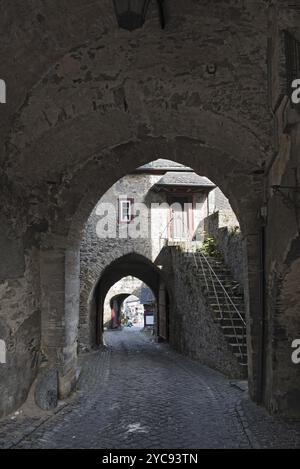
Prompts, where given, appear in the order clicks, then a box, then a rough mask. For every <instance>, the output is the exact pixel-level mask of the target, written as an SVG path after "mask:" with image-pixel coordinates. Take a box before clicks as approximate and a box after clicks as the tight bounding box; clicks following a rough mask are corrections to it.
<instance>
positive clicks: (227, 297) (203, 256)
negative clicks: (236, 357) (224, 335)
mask: <svg viewBox="0 0 300 469" xmlns="http://www.w3.org/2000/svg"><path fill="white" fill-rule="evenodd" d="M199 254H200V259H201V258H203V259H204V260H205V262H206V264H207V266H208V268H209V272H210V276H211V279H212V274H213V275H214V277H215V279H216V280H217V282H218V284H219V285H220V287H221V288H222V291H223V293H224V294H225V301H226V305H227V310H228V312H229V316H230V320H231V325H232V329H233V331H234V336H235V339H236V344H237V345H238V348H239V354H240V357H241V358H242V357H243V355H244V354H243V352H242V347H241V343H240V342H239V340H238V334H237V331H236V326H235V324H234V322H233V317H232V312H231V309H230V305H231V306H232V307H233V309H234V310H235V312H236V313H237V315H238V317H239V318H240V320H241V321H242V324H243V325H244V328H245V327H246V322H245V320H244V318H243V317H242V315H241V313H240V312H239V310H238V309H237V307H236V305H235V304H234V302H233V301H232V299H231V298H230V296H229V295H228V293H227V291H226V289H225V287H224V285H223V284H222V282H221V280H220V279H219V277H218V275H217V274H216V272H215V271H214V269H213V267H212V266H211V264H210V263H209V261H208V259H207V258H206V256H205V255H204V254H203V253H202V252H201V251H200V252H199ZM204 275H205V274H204ZM212 285H213V287H214V294H215V297H216V299H217V303H218V307H219V310H221V308H220V303H219V298H218V294H217V292H216V289H215V285H214V281H213V279H212ZM228 302H229V303H230V305H229V304H228ZM221 318H222V319H223V315H221ZM242 337H243V338H244V337H245V332H244V329H242Z"/></svg>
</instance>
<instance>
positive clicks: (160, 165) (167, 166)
mask: <svg viewBox="0 0 300 469" xmlns="http://www.w3.org/2000/svg"><path fill="white" fill-rule="evenodd" d="M138 170H139V171H140V170H161V171H162V170H165V171H168V170H172V171H174V170H180V171H191V168H189V167H188V166H184V165H182V164H180V163H176V161H171V160H166V159H163V158H159V159H158V160H155V161H151V163H148V164H145V165H144V166H140V167H139V168H138Z"/></svg>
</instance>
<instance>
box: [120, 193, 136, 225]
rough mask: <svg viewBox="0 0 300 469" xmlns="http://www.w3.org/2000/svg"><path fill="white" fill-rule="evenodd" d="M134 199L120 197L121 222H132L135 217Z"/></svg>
mask: <svg viewBox="0 0 300 469" xmlns="http://www.w3.org/2000/svg"><path fill="white" fill-rule="evenodd" d="M133 203H134V200H133V199H127V198H126V199H125V198H124V199H119V223H130V222H131V220H132V219H133V210H132V209H133Z"/></svg>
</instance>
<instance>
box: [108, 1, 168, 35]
mask: <svg viewBox="0 0 300 469" xmlns="http://www.w3.org/2000/svg"><path fill="white" fill-rule="evenodd" d="M113 2H114V7H115V12H116V16H117V20H118V24H119V26H120V28H123V29H127V30H128V31H134V30H135V29H137V28H141V27H142V26H143V24H144V23H145V18H146V14H147V10H148V6H149V3H150V0H113ZM157 4H158V11H159V17H160V24H161V27H162V29H164V27H165V14H164V5H163V4H164V0H157Z"/></svg>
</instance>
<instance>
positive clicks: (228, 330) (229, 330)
mask: <svg viewBox="0 0 300 469" xmlns="http://www.w3.org/2000/svg"><path fill="white" fill-rule="evenodd" d="M221 327H222V330H223V334H224V335H225V336H226V337H228V336H230V335H234V331H236V333H237V334H244V335H246V327H245V326H241V325H235V327H233V326H232V325H230V326H223V325H221Z"/></svg>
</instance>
